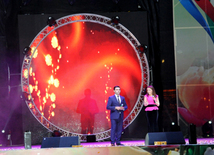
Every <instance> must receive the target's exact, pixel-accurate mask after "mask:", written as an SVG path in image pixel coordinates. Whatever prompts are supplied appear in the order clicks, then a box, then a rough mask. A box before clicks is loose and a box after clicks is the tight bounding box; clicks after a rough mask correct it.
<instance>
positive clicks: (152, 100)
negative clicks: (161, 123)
mask: <svg viewBox="0 0 214 155" xmlns="http://www.w3.org/2000/svg"><path fill="white" fill-rule="evenodd" d="M146 92H147V93H146V95H144V106H145V107H146V108H145V111H146V117H147V123H148V132H158V131H159V129H158V115H159V113H158V110H159V108H158V107H159V106H160V102H159V98H158V95H157V94H156V92H155V89H154V87H153V86H148V87H147V89H146Z"/></svg>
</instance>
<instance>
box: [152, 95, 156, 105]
mask: <svg viewBox="0 0 214 155" xmlns="http://www.w3.org/2000/svg"><path fill="white" fill-rule="evenodd" d="M152 98H153V100H154V103H156V102H155V97H154V95H152Z"/></svg>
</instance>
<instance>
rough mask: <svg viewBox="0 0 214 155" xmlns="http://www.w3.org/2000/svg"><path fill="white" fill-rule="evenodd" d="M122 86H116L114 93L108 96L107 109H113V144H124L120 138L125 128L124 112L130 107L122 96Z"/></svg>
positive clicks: (111, 113) (111, 115) (111, 116)
mask: <svg viewBox="0 0 214 155" xmlns="http://www.w3.org/2000/svg"><path fill="white" fill-rule="evenodd" d="M120 91H121V90H120V87H119V86H115V87H114V93H115V94H114V95H113V96H110V97H109V98H108V103H107V109H108V110H111V112H110V119H111V146H115V143H116V145H122V144H121V143H120V138H121V134H122V128H123V112H124V111H125V110H126V109H127V108H128V107H127V104H126V101H125V98H124V97H123V96H120Z"/></svg>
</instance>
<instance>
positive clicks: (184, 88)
mask: <svg viewBox="0 0 214 155" xmlns="http://www.w3.org/2000/svg"><path fill="white" fill-rule="evenodd" d="M213 5H214V0H200V1H197V0H174V1H173V6H174V41H175V62H176V79H177V81H176V85H177V105H178V112H179V120H180V126H181V129H182V131H183V132H184V133H185V135H186V134H187V133H188V132H187V131H188V126H189V124H190V123H193V124H195V125H196V126H197V135H198V136H199V137H200V136H202V134H203V133H202V130H201V128H202V126H204V124H205V123H207V122H208V121H213V118H214V95H213V94H214V80H213V79H214V78H213V77H214V44H213V43H214V7H213Z"/></svg>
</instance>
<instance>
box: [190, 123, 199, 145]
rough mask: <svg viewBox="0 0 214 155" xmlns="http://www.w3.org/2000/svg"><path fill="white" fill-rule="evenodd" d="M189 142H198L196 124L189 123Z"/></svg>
mask: <svg viewBox="0 0 214 155" xmlns="http://www.w3.org/2000/svg"><path fill="white" fill-rule="evenodd" d="M189 144H197V138H196V125H194V124H190V125H189Z"/></svg>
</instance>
